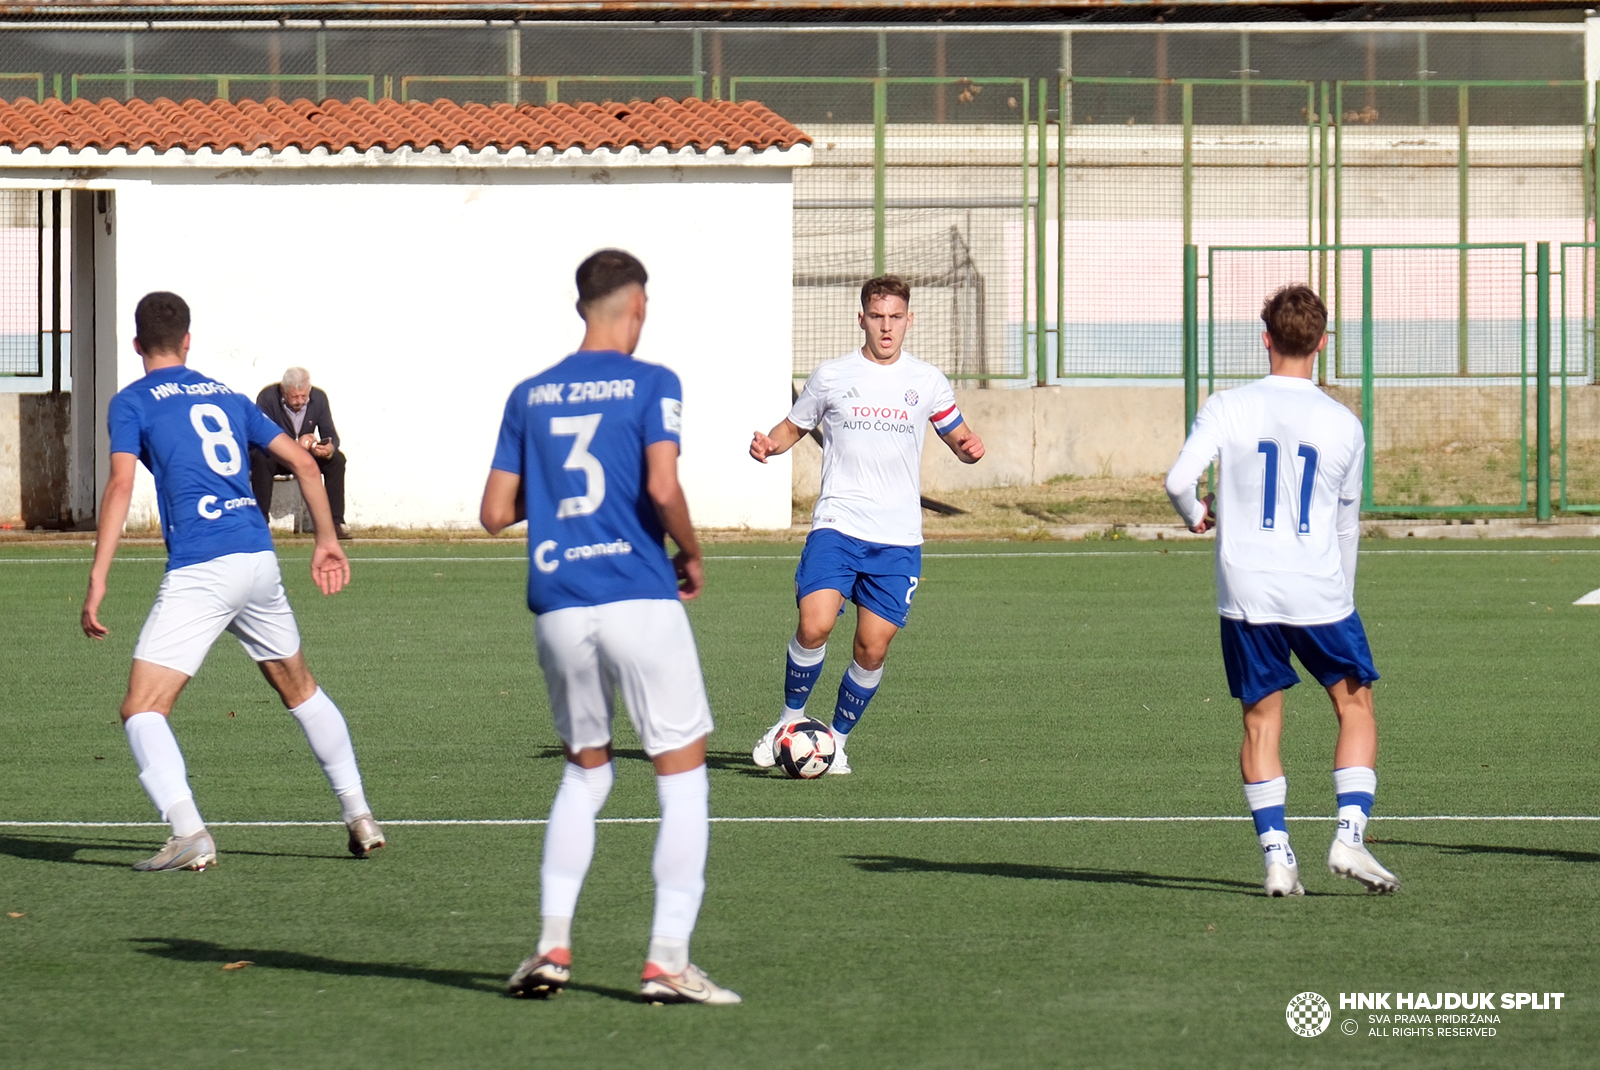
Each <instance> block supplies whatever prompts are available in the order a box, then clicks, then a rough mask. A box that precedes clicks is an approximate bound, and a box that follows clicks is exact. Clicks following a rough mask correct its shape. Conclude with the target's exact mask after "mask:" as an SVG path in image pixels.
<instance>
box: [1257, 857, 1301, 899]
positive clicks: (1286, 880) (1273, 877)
mask: <svg viewBox="0 0 1600 1070" xmlns="http://www.w3.org/2000/svg"><path fill="white" fill-rule="evenodd" d="M1266 889H1267V895H1269V896H1271V897H1272V898H1274V899H1276V898H1278V897H1279V896H1288V895H1305V894H1306V886H1305V885H1303V884H1301V883H1300V867H1299V866H1285V865H1283V864H1282V863H1278V862H1274V863H1273V864H1272V865H1270V866H1268V867H1267V880H1266Z"/></svg>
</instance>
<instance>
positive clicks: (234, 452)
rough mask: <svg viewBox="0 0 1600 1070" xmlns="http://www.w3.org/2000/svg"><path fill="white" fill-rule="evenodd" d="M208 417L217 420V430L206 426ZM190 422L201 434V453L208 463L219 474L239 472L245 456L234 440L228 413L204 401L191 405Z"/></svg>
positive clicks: (198, 433)
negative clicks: (241, 453) (240, 452)
mask: <svg viewBox="0 0 1600 1070" xmlns="http://www.w3.org/2000/svg"><path fill="white" fill-rule="evenodd" d="M207 419H211V420H215V421H216V423H217V429H216V430H215V431H213V430H211V428H209V427H207V426H206V420H207ZM189 423H191V424H193V425H194V430H195V433H196V434H197V435H199V436H200V455H201V456H202V457H204V458H205V459H206V465H207V466H208V467H209V468H210V469H211V470H212V471H213V472H215V473H217V475H219V476H231V475H236V474H238V471H239V469H240V468H241V467H242V465H243V458H242V457H241V456H240V454H239V443H238V442H236V441H234V437H233V425H232V424H230V423H228V414H227V413H225V412H223V411H222V409H221V408H220V407H218V406H216V405H212V404H210V403H209V402H202V403H201V404H199V405H192V406H190V408H189Z"/></svg>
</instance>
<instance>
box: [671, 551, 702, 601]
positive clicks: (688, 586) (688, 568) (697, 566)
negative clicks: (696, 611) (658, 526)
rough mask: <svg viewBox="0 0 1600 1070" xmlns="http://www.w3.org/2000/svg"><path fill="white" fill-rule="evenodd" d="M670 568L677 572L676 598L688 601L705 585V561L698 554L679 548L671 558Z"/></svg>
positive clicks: (695, 596) (698, 594) (697, 595)
mask: <svg viewBox="0 0 1600 1070" xmlns="http://www.w3.org/2000/svg"><path fill="white" fill-rule="evenodd" d="M672 570H673V571H674V572H676V573H677V574H678V599H679V600H680V601H683V602H688V601H690V600H692V599H694V598H698V597H699V596H700V592H701V590H702V589H704V587H705V585H706V569H705V563H704V562H703V561H702V560H701V558H700V555H699V554H691V553H689V552H688V551H687V550H679V551H678V554H677V556H676V557H674V558H673V559H672Z"/></svg>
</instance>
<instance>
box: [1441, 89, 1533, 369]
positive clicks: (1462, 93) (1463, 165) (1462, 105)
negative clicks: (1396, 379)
mask: <svg viewBox="0 0 1600 1070" xmlns="http://www.w3.org/2000/svg"><path fill="white" fill-rule="evenodd" d="M1468 159H1469V157H1468V155H1467V87H1466V86H1465V85H1460V86H1457V87H1456V214H1457V217H1458V220H1457V224H1456V241H1458V242H1460V243H1461V244H1462V245H1465V244H1466V243H1467V234H1468V231H1467V170H1468ZM1457 259H1458V263H1457V266H1456V374H1457V375H1466V374H1467V372H1468V368H1467V357H1468V355H1469V350H1468V332H1467V327H1468V320H1467V315H1468V311H1469V310H1468V308H1467V251H1466V250H1465V249H1462V250H1461V252H1460V254H1459V255H1458V258H1457ZM1524 292H1526V291H1524Z"/></svg>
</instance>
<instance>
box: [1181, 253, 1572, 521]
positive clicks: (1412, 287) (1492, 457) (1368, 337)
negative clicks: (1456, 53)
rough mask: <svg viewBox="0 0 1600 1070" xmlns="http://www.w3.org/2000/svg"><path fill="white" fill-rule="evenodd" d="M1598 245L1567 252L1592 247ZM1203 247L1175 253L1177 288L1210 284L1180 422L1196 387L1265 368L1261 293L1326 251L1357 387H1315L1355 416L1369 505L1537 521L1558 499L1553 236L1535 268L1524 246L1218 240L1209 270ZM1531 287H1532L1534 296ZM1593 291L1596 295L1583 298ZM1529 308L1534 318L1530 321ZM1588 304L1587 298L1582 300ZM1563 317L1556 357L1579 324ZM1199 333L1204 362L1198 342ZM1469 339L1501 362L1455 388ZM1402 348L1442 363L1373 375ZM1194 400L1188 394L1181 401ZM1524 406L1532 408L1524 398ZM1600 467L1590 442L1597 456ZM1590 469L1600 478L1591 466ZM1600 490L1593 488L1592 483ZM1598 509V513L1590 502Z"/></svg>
mask: <svg viewBox="0 0 1600 1070" xmlns="http://www.w3.org/2000/svg"><path fill="white" fill-rule="evenodd" d="M1593 248H1594V243H1582V244H1573V245H1569V246H1565V247H1563V248H1562V252H1561V255H1562V258H1563V261H1566V260H1567V259H1568V258H1569V253H1570V252H1571V251H1573V250H1578V249H1584V250H1593ZM1197 253H1198V250H1197V249H1195V247H1193V246H1190V247H1189V250H1188V251H1186V255H1185V257H1184V268H1185V271H1184V273H1185V290H1186V292H1194V291H1197V290H1198V286H1199V283H1200V282H1201V281H1202V280H1203V281H1204V282H1205V283H1206V284H1207V289H1208V299H1207V301H1206V304H1205V311H1204V316H1205V320H1206V322H1205V325H1204V330H1201V329H1200V324H1199V323H1198V320H1199V317H1200V315H1201V313H1200V310H1199V307H1198V306H1199V302H1198V301H1197V300H1196V301H1194V302H1193V303H1190V302H1187V301H1186V302H1185V324H1184V326H1185V333H1186V335H1193V336H1194V337H1195V342H1194V343H1193V344H1190V345H1186V346H1185V353H1184V356H1185V366H1184V377H1185V387H1186V390H1185V400H1186V406H1185V408H1186V413H1185V415H1186V418H1187V419H1189V420H1191V421H1192V418H1193V411H1194V410H1193V404H1194V403H1195V402H1197V401H1198V399H1199V396H1200V393H1201V387H1202V386H1204V388H1205V392H1206V393H1207V394H1210V393H1212V392H1214V391H1216V390H1220V389H1227V388H1228V387H1229V386H1230V385H1237V384H1238V383H1242V382H1245V381H1248V380H1252V379H1255V378H1259V377H1260V376H1261V375H1262V374H1264V373H1265V358H1264V356H1263V355H1262V348H1261V343H1260V332H1261V325H1260V322H1259V320H1258V319H1257V318H1256V313H1257V312H1258V311H1259V308H1260V302H1261V300H1262V299H1263V298H1264V297H1265V296H1266V295H1267V294H1268V293H1270V292H1271V291H1272V290H1273V289H1276V288H1277V286H1279V285H1281V284H1282V283H1283V282H1284V281H1289V279H1290V278H1291V277H1292V276H1290V274H1289V273H1288V272H1286V271H1285V265H1295V264H1301V263H1304V262H1305V259H1306V258H1307V257H1311V256H1320V255H1322V254H1327V256H1328V257H1329V258H1330V261H1331V262H1334V263H1343V265H1344V271H1345V273H1346V274H1347V275H1349V276H1353V277H1352V278H1351V279H1350V280H1349V281H1350V282H1351V283H1352V289H1355V290H1358V291H1359V293H1360V300H1359V304H1358V308H1357V309H1354V310H1349V311H1345V312H1343V313H1342V314H1335V315H1333V316H1332V318H1331V319H1330V323H1329V328H1330V330H1329V333H1330V334H1331V335H1333V336H1334V337H1335V338H1337V337H1338V336H1340V335H1341V334H1348V335H1352V336H1354V338H1356V339H1358V341H1357V343H1356V346H1355V347H1353V348H1356V351H1357V352H1358V353H1359V357H1360V374H1359V378H1358V381H1350V380H1346V381H1344V382H1336V383H1329V384H1325V385H1324V389H1325V390H1326V391H1327V392H1328V393H1329V394H1331V395H1332V396H1334V397H1335V398H1336V399H1338V400H1340V401H1341V402H1343V403H1344V404H1346V405H1347V406H1349V407H1350V408H1351V409H1352V411H1354V412H1355V413H1356V414H1357V415H1358V416H1359V417H1360V419H1361V422H1362V426H1363V428H1364V430H1365V434H1366V440H1367V468H1366V484H1365V487H1364V488H1363V501H1362V508H1363V510H1364V511H1367V512H1376V513H1398V514H1406V515H1455V514H1474V513H1489V512H1526V511H1528V510H1530V509H1531V510H1532V511H1533V512H1534V514H1535V516H1536V517H1537V518H1538V519H1540V520H1547V519H1549V518H1550V516H1551V512H1552V509H1553V505H1554V503H1553V501H1552V494H1551V492H1552V470H1551V463H1552V452H1551V443H1552V431H1553V426H1554V425H1553V419H1554V417H1553V414H1552V408H1551V401H1552V398H1551V387H1552V381H1553V378H1554V376H1555V375H1558V374H1561V373H1562V371H1563V369H1564V368H1565V367H1566V358H1565V356H1564V355H1563V359H1562V361H1561V364H1560V365H1559V366H1556V365H1554V364H1553V363H1552V346H1553V341H1552V329H1553V322H1554V321H1553V316H1552V296H1551V292H1550V286H1551V282H1552V277H1553V276H1554V275H1557V274H1561V275H1562V278H1563V282H1564V283H1565V282H1566V281H1567V279H1568V278H1569V276H1570V275H1571V274H1572V272H1571V269H1570V268H1557V267H1552V264H1551V260H1550V243H1548V242H1538V243H1535V246H1534V254H1535V255H1534V258H1533V259H1534V266H1533V268H1532V269H1531V270H1530V269H1529V267H1528V248H1527V246H1526V245H1525V244H1522V243H1508V242H1502V243H1445V244H1431V245H1430V244H1409V245H1407V244H1388V245H1383V244H1368V245H1343V246H1314V245H1312V246H1220V245H1219V246H1212V247H1210V248H1209V249H1208V250H1207V251H1206V271H1205V273H1204V274H1203V275H1202V274H1201V272H1200V270H1199V257H1198V255H1197ZM1463 258H1464V259H1465V260H1466V263H1467V265H1468V267H1467V280H1468V285H1469V287H1470V288H1471V290H1472V292H1473V297H1474V301H1473V306H1472V307H1471V309H1470V310H1469V312H1468V313H1467V315H1469V316H1470V317H1471V322H1469V323H1468V325H1467V326H1468V330H1467V331H1466V332H1462V331H1461V330H1459V326H1460V325H1459V323H1458V322H1457V318H1458V317H1459V316H1461V315H1462V313H1461V311H1460V309H1461V305H1460V304H1459V302H1458V301H1457V287H1458V285H1459V282H1460V279H1459V277H1458V275H1457V273H1456V265H1457V263H1458V262H1459V261H1460V260H1462V259H1463ZM1530 290H1531V292H1530ZM1586 292H1587V293H1590V294H1592V291H1586ZM1530 305H1531V316H1530ZM1589 308H1590V310H1591V311H1592V304H1591V305H1590V306H1589ZM1572 318H1573V317H1572V316H1571V315H1569V314H1568V313H1567V311H1566V309H1565V308H1564V309H1563V354H1565V352H1566V346H1567V344H1568V340H1569V339H1570V338H1571V337H1572V335H1573V334H1575V333H1577V332H1576V331H1575V330H1573V329H1571V328H1569V327H1568V324H1570V323H1571V320H1572ZM1202 337H1203V338H1204V340H1205V347H1204V348H1205V351H1204V354H1203V355H1202V353H1201V352H1200V349H1201V347H1200V345H1199V340H1200V338H1202ZM1463 337H1467V338H1469V340H1470V341H1471V342H1472V343H1473V344H1475V345H1477V346H1478V347H1479V348H1480V349H1488V350H1489V351H1491V352H1495V353H1497V354H1498V355H1499V356H1500V358H1501V359H1502V363H1500V365H1499V366H1498V367H1496V368H1494V369H1492V371H1493V374H1488V373H1487V372H1485V373H1482V374H1477V375H1475V376H1474V377H1472V378H1470V379H1465V380H1464V379H1462V378H1461V377H1460V376H1458V375H1456V374H1455V366H1456V353H1455V352H1454V350H1455V347H1456V346H1457V345H1458V344H1460V339H1461V338H1463ZM1397 351H1404V352H1403V355H1404V357H1405V358H1406V359H1407V360H1411V361H1420V362H1421V363H1422V365H1423V366H1425V367H1426V366H1432V367H1435V368H1436V369H1437V372H1436V374H1433V375H1418V374H1415V373H1412V374H1407V375H1390V376H1385V375H1384V374H1382V368H1383V367H1384V366H1385V363H1386V362H1392V361H1393V360H1394V359H1395V354H1396V352H1397ZM1566 397H1567V392H1566V390H1565V388H1564V384H1563V406H1562V412H1561V416H1562V435H1563V439H1562V442H1563V446H1562V452H1561V455H1560V456H1561V463H1562V468H1561V472H1560V473H1559V478H1560V479H1561V480H1562V483H1563V490H1562V496H1561V507H1562V508H1563V509H1567V508H1570V507H1569V505H1568V497H1567V492H1566V489H1565V484H1566V482H1567V481H1568V480H1569V472H1570V471H1571V468H1570V467H1569V466H1568V464H1567V461H1566V458H1567V456H1568V450H1567V445H1566V443H1567V439H1568V438H1572V437H1575V436H1568V435H1567V434H1566V431H1565V428H1566V427H1567V424H1568V420H1569V416H1568V415H1567V412H1568V410H1567V406H1566V400H1565V399H1566ZM1190 399H1194V401H1191V400H1190ZM1530 403H1531V404H1530ZM1595 459H1596V461H1597V462H1600V448H1597V449H1596V450H1595ZM1595 475H1596V476H1597V477H1600V464H1597V465H1596V468H1595ZM1592 482H1594V483H1595V485H1596V486H1600V479H1595V480H1592ZM1597 509H1600V506H1597Z"/></svg>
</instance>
